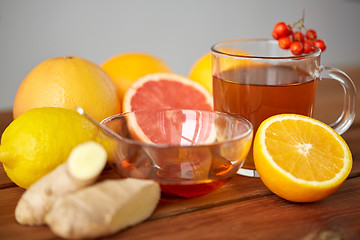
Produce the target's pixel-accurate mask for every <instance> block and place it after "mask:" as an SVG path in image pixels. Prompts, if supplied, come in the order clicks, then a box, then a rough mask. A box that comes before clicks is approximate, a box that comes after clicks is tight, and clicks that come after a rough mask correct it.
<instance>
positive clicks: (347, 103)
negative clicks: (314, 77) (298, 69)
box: [320, 67, 356, 135]
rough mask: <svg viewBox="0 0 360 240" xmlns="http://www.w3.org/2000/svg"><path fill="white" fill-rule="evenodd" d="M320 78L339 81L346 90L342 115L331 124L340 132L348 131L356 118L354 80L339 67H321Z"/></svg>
mask: <svg viewBox="0 0 360 240" xmlns="http://www.w3.org/2000/svg"><path fill="white" fill-rule="evenodd" d="M320 69H321V73H320V79H323V78H328V79H333V80H336V81H338V82H339V83H340V84H341V86H342V88H343V90H344V94H345V96H344V106H343V110H342V113H341V115H340V117H339V118H338V119H337V120H336V121H335V122H334V123H332V124H329V125H330V127H332V128H333V129H334V130H335V131H336V132H337V133H338V134H340V135H341V134H343V133H344V132H346V131H347V130H348V129H349V128H350V126H351V124H352V123H353V122H354V119H355V104H356V88H355V84H354V82H353V81H352V80H351V79H350V77H349V76H348V75H347V74H346V73H344V72H343V71H341V70H339V69H337V68H331V67H321V68H320Z"/></svg>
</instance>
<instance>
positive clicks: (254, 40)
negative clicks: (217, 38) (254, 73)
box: [210, 38, 321, 60]
mask: <svg viewBox="0 0 360 240" xmlns="http://www.w3.org/2000/svg"><path fill="white" fill-rule="evenodd" d="M246 42H251V43H266V44H270V43H271V44H276V45H278V41H277V40H275V39H266V38H249V39H233V40H228V41H221V42H218V43H215V44H214V45H212V46H211V48H210V50H211V53H212V54H214V55H218V56H221V57H228V58H235V59H236V58H239V59H242V58H247V59H272V60H303V59H308V58H316V57H319V56H320V54H321V49H320V48H318V47H316V46H314V48H315V51H313V52H311V53H308V54H301V55H297V56H295V55H293V54H292V53H291V52H290V51H289V55H285V56H276V55H267V56H265V55H261V54H256V55H255V54H250V55H246V54H235V53H230V52H227V51H223V50H219V47H220V46H224V45H228V44H232V43H246ZM237 49H240V48H239V47H237ZM279 49H280V50H284V51H286V50H285V49H281V48H280V47H279Z"/></svg>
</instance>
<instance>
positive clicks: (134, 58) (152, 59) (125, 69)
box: [101, 52, 172, 102]
mask: <svg viewBox="0 0 360 240" xmlns="http://www.w3.org/2000/svg"><path fill="white" fill-rule="evenodd" d="M101 67H102V68H103V69H104V70H105V72H107V73H108V74H109V76H110V77H111V79H112V80H113V82H114V84H115V86H116V90H117V95H118V98H119V102H122V101H123V97H124V95H125V92H126V91H127V90H128V88H129V87H130V86H131V84H132V83H133V82H134V81H135V80H137V79H138V78H140V77H143V76H145V75H148V74H151V73H160V72H161V73H171V72H172V71H171V69H170V67H169V66H168V65H167V64H166V63H165V62H164V61H162V60H161V59H160V58H158V57H156V56H154V55H151V54H147V53H140V52H129V53H123V54H119V55H116V56H113V57H111V58H110V59H108V60H106V61H105V62H104V63H102V64H101Z"/></svg>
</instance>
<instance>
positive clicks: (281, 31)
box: [272, 22, 292, 40]
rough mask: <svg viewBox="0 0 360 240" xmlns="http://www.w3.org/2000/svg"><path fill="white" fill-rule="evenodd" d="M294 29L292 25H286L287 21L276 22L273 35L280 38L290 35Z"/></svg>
mask: <svg viewBox="0 0 360 240" xmlns="http://www.w3.org/2000/svg"><path fill="white" fill-rule="evenodd" d="M291 32H292V30H291V27H290V26H288V25H286V23H284V22H278V23H277V24H275V26H274V29H273V32H272V36H273V37H274V38H275V39H276V40H278V39H280V38H282V37H286V36H289V35H290V34H291Z"/></svg>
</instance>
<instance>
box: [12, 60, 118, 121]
mask: <svg viewBox="0 0 360 240" xmlns="http://www.w3.org/2000/svg"><path fill="white" fill-rule="evenodd" d="M76 106H79V107H82V108H83V109H84V110H85V111H86V112H88V113H89V114H90V115H91V116H93V117H94V118H95V119H96V120H98V121H101V120H103V119H104V118H106V117H108V116H111V115H114V114H116V113H119V112H120V107H121V105H120V103H119V101H118V98H117V93H116V88H115V86H114V83H113V82H112V80H111V78H110V77H109V75H108V74H107V73H106V72H105V71H104V70H103V69H102V68H101V67H100V66H98V65H96V64H95V63H93V62H90V61H88V60H86V59H83V58H80V57H75V56H63V57H57V58H51V59H48V60H46V61H44V62H42V63H40V64H39V65H38V66H36V67H35V68H34V69H33V70H32V71H31V72H30V73H29V74H28V75H27V76H26V77H25V79H24V80H23V82H22V83H21V85H20V87H19V89H18V91H17V93H16V96H15V100H14V106H13V115H14V119H15V118H17V117H18V116H19V115H20V114H22V113H24V112H26V111H28V110H30V109H33V108H40V107H61V108H68V109H74V108H75V107H76Z"/></svg>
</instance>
